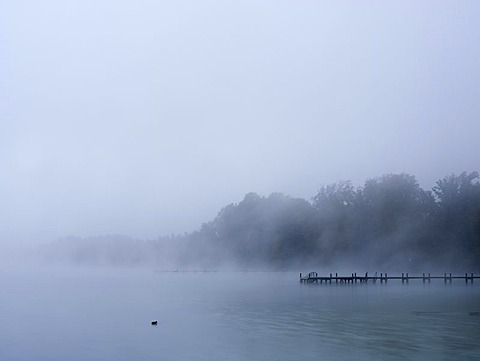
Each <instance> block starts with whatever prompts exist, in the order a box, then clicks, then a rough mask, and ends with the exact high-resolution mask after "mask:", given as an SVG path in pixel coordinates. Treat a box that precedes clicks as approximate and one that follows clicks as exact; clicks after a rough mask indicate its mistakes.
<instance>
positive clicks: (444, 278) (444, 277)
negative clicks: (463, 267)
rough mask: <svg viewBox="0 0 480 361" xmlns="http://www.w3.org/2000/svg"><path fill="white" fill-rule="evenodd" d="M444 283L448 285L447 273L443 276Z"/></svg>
mask: <svg viewBox="0 0 480 361" xmlns="http://www.w3.org/2000/svg"><path fill="white" fill-rule="evenodd" d="M443 283H447V274H446V273H444V274H443Z"/></svg>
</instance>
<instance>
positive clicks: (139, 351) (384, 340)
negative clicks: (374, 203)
mask: <svg viewBox="0 0 480 361" xmlns="http://www.w3.org/2000/svg"><path fill="white" fill-rule="evenodd" d="M0 284H1V292H0V360H2V361H7V360H19V361H20V360H42V361H48V360H51V361H57V360H58V361H65V360H82V361H85V360H102V361H107V360H116V361H117V360H175V361H181V360H189V361H191V360H210V361H211V360H222V361H223V360H455V361H459V360H479V359H480V314H478V313H477V312H478V311H480V282H477V283H474V284H473V285H471V284H468V285H466V284H465V282H464V281H453V282H452V283H451V284H446V285H445V284H444V283H443V281H441V280H436V281H432V283H430V284H423V283H422V282H421V281H416V282H413V281H411V282H410V284H408V285H407V284H403V285H402V284H401V282H395V281H391V282H389V283H388V284H387V285H385V284H379V283H377V284H366V285H365V284H356V285H335V284H332V285H320V284H319V285H301V284H300V283H299V282H298V274H297V273H233V272H232V273H180V272H179V273H156V272H153V271H151V270H150V271H146V270H134V271H113V270H109V271H105V270H102V271H91V270H82V269H76V270H62V271H59V270H34V269H32V270H23V271H18V270H17V271H15V270H7V271H6V270H3V271H2V272H0ZM153 319H157V320H158V325H157V326H152V325H150V321H151V320H153Z"/></svg>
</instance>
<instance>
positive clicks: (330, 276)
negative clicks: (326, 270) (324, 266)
mask: <svg viewBox="0 0 480 361" xmlns="http://www.w3.org/2000/svg"><path fill="white" fill-rule="evenodd" d="M330 283H332V274H331V273H330Z"/></svg>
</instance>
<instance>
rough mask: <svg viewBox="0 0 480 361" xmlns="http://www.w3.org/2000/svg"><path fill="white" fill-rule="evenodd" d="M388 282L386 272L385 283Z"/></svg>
mask: <svg viewBox="0 0 480 361" xmlns="http://www.w3.org/2000/svg"><path fill="white" fill-rule="evenodd" d="M387 281H388V276H387V272H385V283H387Z"/></svg>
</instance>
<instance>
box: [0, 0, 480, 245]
mask: <svg viewBox="0 0 480 361" xmlns="http://www.w3.org/2000/svg"><path fill="white" fill-rule="evenodd" d="M479 13H480V5H479V3H478V2H474V1H463V2H450V1H449V2H447V1H422V2H417V1H402V2H383V1H373V2H368V3H364V2H356V1H341V2H339V1H320V2H318V1H304V2H295V3H294V2H286V1H276V2H269V1H233V2H223V1H202V2H195V1H177V2H157V1H148V0H144V1H137V2H135V3H133V2H130V1H115V2H112V1H73V0H70V1H52V0H45V1H42V2H29V1H18V0H16V1H8V0H5V1H0V54H1V56H0V79H1V81H0V174H1V177H0V199H1V204H0V242H1V244H2V247H3V249H10V247H12V244H13V245H22V247H23V246H25V245H28V246H29V245H35V246H36V245H41V244H46V243H49V242H52V241H55V240H58V239H64V238H65V237H78V238H79V239H86V238H92V237H93V238H95V237H107V238H108V237H109V235H112V234H119V235H122V236H121V237H127V238H129V239H137V240H141V241H142V242H147V240H156V239H158V237H166V236H168V235H170V234H171V233H175V234H184V232H188V233H191V232H193V231H198V230H200V229H201V226H202V224H203V223H204V222H209V221H211V220H213V219H214V218H215V217H216V216H217V213H218V212H219V211H220V210H221V209H222V208H223V207H225V206H227V205H228V204H232V203H238V202H240V201H241V200H242V199H244V196H245V195H246V194H248V193H249V192H256V193H258V194H260V195H262V196H268V195H269V194H271V193H273V192H281V193H284V194H287V195H290V196H291V197H294V198H302V199H306V200H308V201H310V200H311V197H313V196H315V194H316V193H317V191H318V190H319V189H320V188H321V187H322V186H325V185H328V184H332V183H334V182H337V181H339V180H351V181H352V182H353V183H354V184H355V185H357V186H360V185H362V184H363V183H364V182H365V180H366V179H369V178H372V177H379V176H382V175H383V174H401V173H408V174H414V175H415V176H416V179H417V180H418V182H419V184H420V185H421V186H422V187H423V188H424V189H427V190H428V189H431V188H432V187H434V186H435V182H436V181H437V180H439V179H441V178H442V177H444V176H446V175H449V174H452V173H454V174H460V173H461V172H463V171H474V170H478V168H479V163H478V156H477V154H478V135H479V134H480V122H479V116H480V108H479V106H478V99H480V88H479V87H478V84H479V81H480V70H479V69H480V68H479V66H478V64H479V63H480V50H479V45H478V44H479V43H480V42H479V36H480V22H479V21H478V14H479Z"/></svg>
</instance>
